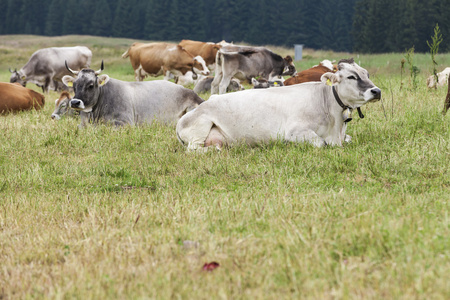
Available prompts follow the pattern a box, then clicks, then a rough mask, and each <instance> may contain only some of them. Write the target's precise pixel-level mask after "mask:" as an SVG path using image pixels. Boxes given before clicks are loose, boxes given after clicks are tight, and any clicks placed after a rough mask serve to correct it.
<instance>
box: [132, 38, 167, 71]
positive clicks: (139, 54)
mask: <svg viewBox="0 0 450 300" xmlns="http://www.w3.org/2000/svg"><path fill="white" fill-rule="evenodd" d="M172 46H173V47H176V44H169V43H149V44H142V43H139V44H138V45H135V44H133V46H132V47H131V48H130V50H129V52H128V53H129V55H130V61H131V64H132V66H133V69H135V70H136V69H137V68H139V66H142V68H143V69H144V70H145V71H146V72H147V73H150V74H158V73H159V72H160V70H161V67H162V66H163V65H164V61H165V60H166V59H167V56H168V55H170V53H169V54H168V51H167V48H169V49H170V47H172Z"/></svg>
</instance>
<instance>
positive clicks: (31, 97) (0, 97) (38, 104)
mask: <svg viewBox="0 0 450 300" xmlns="http://www.w3.org/2000/svg"><path fill="white" fill-rule="evenodd" d="M44 104H45V98H44V96H43V95H42V94H39V93H37V92H35V91H33V90H30V89H27V88H24V87H22V86H20V85H17V84H11V83H4V82H1V83H0V113H2V114H5V113H8V112H14V111H22V110H29V109H32V108H35V109H36V110H39V109H41V108H42V107H43V106H44Z"/></svg>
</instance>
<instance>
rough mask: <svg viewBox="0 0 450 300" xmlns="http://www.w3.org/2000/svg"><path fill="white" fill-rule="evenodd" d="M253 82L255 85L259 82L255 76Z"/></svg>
mask: <svg viewBox="0 0 450 300" xmlns="http://www.w3.org/2000/svg"><path fill="white" fill-rule="evenodd" d="M252 84H253V85H257V84H258V80H256V79H255V77H252Z"/></svg>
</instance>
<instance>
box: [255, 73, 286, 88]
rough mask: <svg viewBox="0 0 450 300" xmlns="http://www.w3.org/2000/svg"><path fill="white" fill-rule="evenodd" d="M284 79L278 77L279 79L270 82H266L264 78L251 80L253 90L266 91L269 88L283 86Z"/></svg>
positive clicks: (275, 78)
mask: <svg viewBox="0 0 450 300" xmlns="http://www.w3.org/2000/svg"><path fill="white" fill-rule="evenodd" d="M283 82H284V78H282V77H281V76H280V79H277V77H274V78H273V79H272V80H267V79H265V78H259V79H255V78H252V84H253V88H254V89H267V88H270V87H280V86H284V83H283Z"/></svg>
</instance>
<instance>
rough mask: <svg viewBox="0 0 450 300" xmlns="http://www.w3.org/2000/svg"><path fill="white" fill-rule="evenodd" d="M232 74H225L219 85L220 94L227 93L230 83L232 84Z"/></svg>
mask: <svg viewBox="0 0 450 300" xmlns="http://www.w3.org/2000/svg"><path fill="white" fill-rule="evenodd" d="M230 81H231V76H229V75H224V76H223V77H222V80H221V81H220V85H219V94H225V93H226V92H227V88H228V85H229V84H230Z"/></svg>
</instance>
